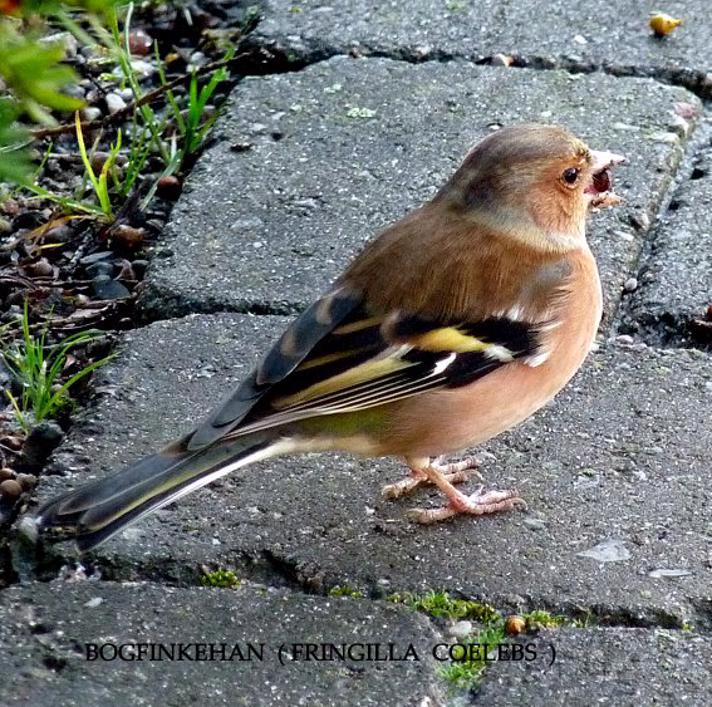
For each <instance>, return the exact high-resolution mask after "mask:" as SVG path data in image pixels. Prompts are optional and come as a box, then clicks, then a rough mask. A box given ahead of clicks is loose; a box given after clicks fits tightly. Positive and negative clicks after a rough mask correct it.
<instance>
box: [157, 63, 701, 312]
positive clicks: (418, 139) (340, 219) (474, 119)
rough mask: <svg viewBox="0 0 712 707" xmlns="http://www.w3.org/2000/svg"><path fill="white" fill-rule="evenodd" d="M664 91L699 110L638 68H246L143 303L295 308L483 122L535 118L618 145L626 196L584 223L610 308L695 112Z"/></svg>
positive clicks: (449, 168)
mask: <svg viewBox="0 0 712 707" xmlns="http://www.w3.org/2000/svg"><path fill="white" fill-rule="evenodd" d="M679 102H684V103H690V104H691V107H692V109H693V110H695V111H696V110H698V109H699V101H698V100H697V99H696V98H695V97H694V96H692V95H691V94H690V93H689V92H687V91H685V90H684V89H681V88H673V87H670V86H665V85H662V84H660V83H657V82H655V81H652V80H648V79H616V78H614V77H611V76H607V75H603V74H593V75H583V74H578V75H571V74H568V73H565V72H558V71H550V72H539V71H519V70H515V69H506V68H491V67H477V66H474V65H472V64H469V63H467V62H462V61H456V62H449V63H446V64H438V63H434V62H433V63H426V64H421V65H417V66H414V65H410V64H407V63H404V62H397V61H392V60H388V59H364V60H358V61H357V60H353V59H349V58H346V57H338V58H334V59H331V60H330V61H328V62H324V63H321V64H317V65H314V66H311V67H309V68H307V69H305V70H304V71H301V72H299V73H292V74H283V75H275V76H270V77H268V78H252V79H246V80H245V81H244V82H242V83H241V84H240V85H239V86H238V87H237V89H236V90H235V91H234V93H233V95H232V100H231V105H230V108H229V110H228V112H227V115H225V116H224V118H223V120H222V122H221V123H220V128H219V130H218V134H221V135H222V137H223V139H222V140H221V141H220V142H219V143H218V144H217V145H216V146H215V147H213V148H212V149H211V150H209V151H208V152H207V153H206V154H205V155H204V156H203V157H202V158H201V160H200V161H199V163H198V166H197V168H196V170H195V171H194V172H193V174H192V175H191V177H190V178H189V180H188V182H187V186H186V191H185V192H184V194H183V196H182V198H181V200H180V201H179V202H178V204H177V205H176V207H175V209H174V211H173V215H172V217H171V221H170V223H169V227H168V236H167V237H166V238H165V240H164V241H162V245H160V246H159V252H158V254H157V255H158V257H157V258H156V259H155V260H154V262H153V264H152V266H151V269H150V271H149V284H150V290H149V292H148V294H147V296H146V297H145V298H144V306H145V307H146V308H147V309H148V310H149V311H150V312H151V313H152V314H153V315H158V316H160V317H165V316H172V315H176V314H182V313H185V312H186V311H215V310H216V309H225V308H228V309H237V310H238V311H244V310H245V309H247V310H248V311H265V310H267V311H292V310H294V309H299V308H300V307H303V306H304V305H306V304H308V303H309V302H311V301H312V300H313V298H314V297H315V296H316V295H317V294H318V293H319V291H320V290H321V289H323V288H324V287H326V286H327V285H328V283H329V282H331V281H332V280H333V278H334V277H336V276H337V275H338V274H339V273H340V272H341V271H342V269H343V268H344V267H345V265H346V264H347V263H348V261H349V260H350V259H351V257H353V254H354V253H355V252H356V251H357V250H358V249H359V248H360V247H361V245H362V244H363V243H364V242H365V241H366V240H367V239H369V238H371V237H372V236H374V235H375V234H376V233H377V232H378V231H380V230H381V229H382V228H383V227H385V226H387V225H389V224H390V223H392V222H393V221H395V220H397V219H398V218H400V217H401V216H403V215H404V214H405V213H406V212H407V211H408V210H410V209H411V208H413V207H415V206H418V205H420V204H421V203H423V202H424V201H425V200H427V199H428V198H430V197H431V196H432V195H433V194H434V193H435V191H436V190H437V189H438V188H439V187H440V186H441V185H442V183H443V182H444V181H445V180H446V179H448V178H449V176H450V175H451V174H452V172H453V171H454V170H455V168H456V167H457V166H458V164H459V162H460V160H461V159H462V157H463V156H464V154H465V153H466V151H467V149H468V148H469V146H471V145H472V144H473V143H474V142H475V141H477V140H479V139H481V138H482V137H484V136H485V135H486V134H487V133H488V132H489V131H490V130H491V129H492V126H495V125H497V124H510V123H513V122H519V121H524V120H537V121H544V122H556V123H561V124H563V125H566V126H568V127H569V128H570V129H572V130H573V131H574V132H576V133H577V134H579V135H580V136H581V137H583V138H584V139H586V140H587V141H588V142H589V143H590V144H591V145H592V146H593V147H595V148H598V149H610V150H614V151H617V152H622V153H623V154H626V155H627V156H628V157H629V159H630V165H629V166H626V167H623V168H620V169H619V170H618V175H617V190H618V192H619V193H620V194H621V196H623V197H624V198H625V200H626V204H625V206H623V207H619V208H617V209H615V210H608V211H607V212H605V213H600V214H594V215H593V216H592V218H591V224H590V227H589V235H590V240H591V242H592V247H593V248H594V250H595V251H596V253H597V255H598V258H599V262H600V266H601V271H602V277H603V282H604V291H605V295H606V302H607V309H608V311H609V313H610V312H612V311H613V310H614V308H615V304H616V302H617V301H618V297H619V294H620V292H621V288H622V284H623V282H624V281H625V280H626V279H627V278H628V277H629V276H630V274H631V272H632V271H634V269H635V263H636V260H637V257H638V253H639V251H640V245H641V241H642V239H643V237H644V235H645V225H646V224H647V223H648V222H649V221H650V220H651V219H652V217H653V216H654V214H655V212H656V210H657V208H658V207H659V205H660V203H661V201H662V199H663V195H664V193H665V190H666V188H667V187H668V185H669V183H670V178H671V175H672V174H673V173H674V171H675V169H676V167H677V165H678V163H679V161H680V158H681V155H682V151H683V146H684V143H685V142H686V137H684V135H685V133H686V132H687V131H689V130H691V128H692V126H693V125H694V124H695V119H694V118H692V119H691V120H690V122H689V123H688V122H686V121H684V120H683V119H682V118H680V116H679V115H677V114H676V113H675V106H676V104H677V103H679ZM248 146H249V147H248ZM236 147H237V149H238V150H239V151H236ZM246 147H248V149H245V148H246ZM633 222H635V223H637V224H639V225H640V224H643V228H642V230H636V228H634V226H633V225H631V224H632V223H633Z"/></svg>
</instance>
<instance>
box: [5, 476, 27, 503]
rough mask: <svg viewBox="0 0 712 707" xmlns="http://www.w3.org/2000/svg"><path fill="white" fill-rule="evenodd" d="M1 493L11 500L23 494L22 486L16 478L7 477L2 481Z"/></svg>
mask: <svg viewBox="0 0 712 707" xmlns="http://www.w3.org/2000/svg"><path fill="white" fill-rule="evenodd" d="M0 494H2V496H3V498H8V499H10V500H12V499H15V498H19V497H20V495H21V494H22V486H20V484H19V482H17V481H15V479H5V481H3V482H2V483H0Z"/></svg>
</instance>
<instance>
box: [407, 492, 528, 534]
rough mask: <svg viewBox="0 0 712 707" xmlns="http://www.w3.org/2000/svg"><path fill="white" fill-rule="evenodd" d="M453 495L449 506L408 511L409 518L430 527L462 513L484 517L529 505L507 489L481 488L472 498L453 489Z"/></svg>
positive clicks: (450, 495)
mask: <svg viewBox="0 0 712 707" xmlns="http://www.w3.org/2000/svg"><path fill="white" fill-rule="evenodd" d="M452 491H454V494H453V493H446V495H447V496H448V504H447V506H442V507H441V508H413V509H412V510H410V511H408V513H407V516H408V518H409V519H410V520H413V521H415V522H416V523H422V524H423V525H428V524H430V523H439V522H440V521H443V520H448V519H449V518H452V517H453V516H456V515H460V514H461V513H469V514H471V515H476V516H482V515H486V514H488V513H499V512H500V511H511V510H513V509H514V508H524V509H526V507H527V504H526V503H525V502H524V499H523V498H520V496H519V494H518V492H517V491H516V489H506V490H504V491H486V492H485V491H483V487H482V486H480V487H479V488H478V489H477V491H475V492H474V493H473V494H471V495H470V496H467V495H465V494H464V493H461V492H460V491H458V490H457V489H456V488H453V489H452Z"/></svg>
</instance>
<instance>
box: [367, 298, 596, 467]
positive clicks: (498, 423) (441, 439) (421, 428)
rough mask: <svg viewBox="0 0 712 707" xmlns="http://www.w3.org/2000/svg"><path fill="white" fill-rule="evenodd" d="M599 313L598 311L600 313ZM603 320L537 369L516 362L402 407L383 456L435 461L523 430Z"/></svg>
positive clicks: (586, 325) (585, 326)
mask: <svg viewBox="0 0 712 707" xmlns="http://www.w3.org/2000/svg"><path fill="white" fill-rule="evenodd" d="M599 311H600V310H599ZM598 319H599V316H598V315H596V314H595V313H592V316H591V321H589V322H580V325H581V326H580V332H576V336H575V337H572V338H569V340H568V341H567V343H566V346H561V347H558V349H557V350H555V351H554V352H552V354H551V355H550V357H549V358H548V359H547V360H546V361H545V362H544V363H542V364H541V365H539V366H535V367H532V366H529V365H527V364H526V363H523V362H520V361H516V362H514V363H511V364H507V365H505V366H503V367H502V368H499V369H497V370H496V371H493V372H492V373H489V374H487V375H486V376H484V377H483V378H480V379H479V380H477V381H475V382H474V383H471V384H469V385H466V386H463V387H461V388H455V389H450V390H438V391H435V392H431V393H425V394H423V395H421V396H414V397H413V398H410V399H407V400H404V401H401V402H400V403H398V404H397V407H396V406H395V405H394V407H393V410H392V412H391V414H390V415H389V416H388V417H389V418H390V420H391V421H392V422H391V424H390V425H388V426H387V427H388V429H387V432H386V433H385V434H384V435H383V436H382V438H381V439H382V443H381V447H380V453H381V454H383V455H401V456H428V457H432V456H437V455H440V454H449V453H453V452H457V451H460V450H462V449H465V448H466V447H471V446H473V445H477V444H480V443H482V442H485V441H486V440H488V439H491V438H492V437H494V436H496V435H498V434H500V433H501V432H504V431H505V430H507V429H510V428H511V427H513V426H515V425H517V424H519V423H520V422H522V421H523V420H525V419H527V418H528V417H529V416H530V415H532V414H533V413H534V412H536V411H537V410H538V409H539V408H541V407H542V406H543V405H545V404H546V403H548V402H549V401H550V400H551V399H552V398H553V397H554V396H555V395H556V394H557V393H558V392H559V391H560V390H561V389H562V388H563V387H564V386H565V385H566V383H567V382H568V381H569V380H570V379H571V377H572V376H573V375H574V374H575V373H576V371H577V370H578V368H579V367H580V366H581V364H582V363H583V361H584V359H585V358H586V355H587V354H588V351H589V350H590V347H591V343H592V340H593V335H594V333H595V331H596V327H597V324H598Z"/></svg>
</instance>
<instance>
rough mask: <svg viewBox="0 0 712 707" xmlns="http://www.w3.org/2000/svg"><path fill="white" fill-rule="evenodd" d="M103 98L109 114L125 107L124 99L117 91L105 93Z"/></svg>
mask: <svg viewBox="0 0 712 707" xmlns="http://www.w3.org/2000/svg"><path fill="white" fill-rule="evenodd" d="M104 100H105V101H106V109H107V110H108V111H109V114H110V115H113V114H114V113H118V112H119V111H120V110H123V109H124V108H126V101H124V99H123V98H121V96H120V95H119V94H118V93H107V94H106V96H104Z"/></svg>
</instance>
